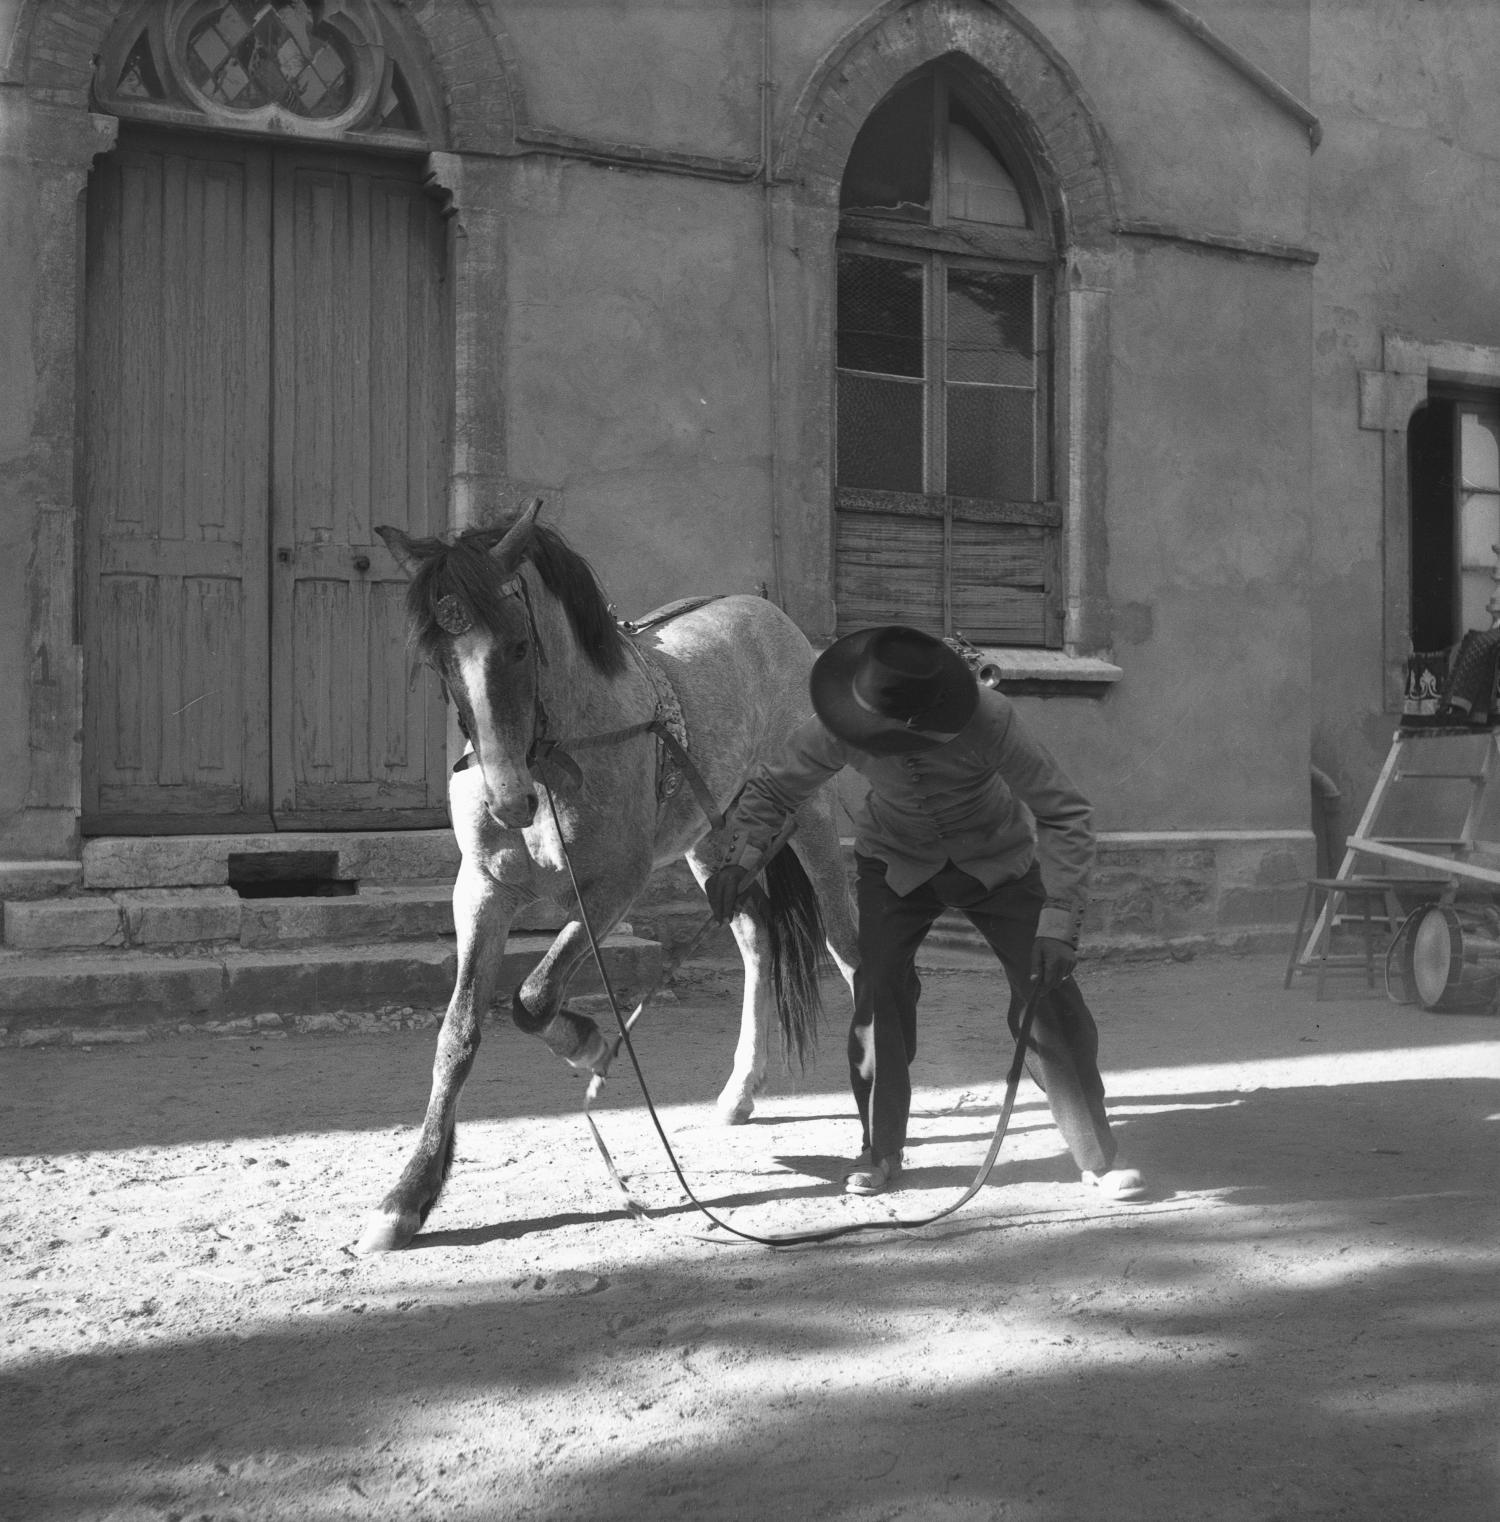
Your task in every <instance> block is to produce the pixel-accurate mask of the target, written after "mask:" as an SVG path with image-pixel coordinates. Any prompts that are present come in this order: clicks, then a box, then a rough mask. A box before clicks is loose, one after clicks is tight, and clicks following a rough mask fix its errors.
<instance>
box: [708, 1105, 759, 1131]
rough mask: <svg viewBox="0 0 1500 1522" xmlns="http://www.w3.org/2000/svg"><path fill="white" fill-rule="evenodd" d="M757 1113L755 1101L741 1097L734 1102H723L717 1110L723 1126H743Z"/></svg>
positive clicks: (719, 1120)
mask: <svg viewBox="0 0 1500 1522" xmlns="http://www.w3.org/2000/svg"><path fill="white" fill-rule="evenodd" d="M753 1114H755V1101H754V1100H753V1099H741V1100H739V1101H737V1102H736V1103H734V1104H730V1103H727V1102H721V1103H720V1104H719V1108H718V1110H717V1112H716V1115H717V1119H718V1122H719V1124H720V1125H721V1126H743V1125H745V1124H746V1123H747V1122H748V1121H749V1119H750V1117H751V1116H752V1115H753Z"/></svg>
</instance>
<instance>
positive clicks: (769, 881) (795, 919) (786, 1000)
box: [765, 850, 828, 1068]
mask: <svg viewBox="0 0 1500 1522" xmlns="http://www.w3.org/2000/svg"><path fill="white" fill-rule="evenodd" d="M765 882H766V899H767V905H766V915H765V921H766V934H767V938H768V940H769V941H770V943H771V986H772V989H773V990H774V993H775V996H776V1015H777V1018H778V1020H779V1021H780V1023H781V1052H782V1056H783V1058H784V1059H785V1060H786V1062H787V1064H788V1065H790V1063H791V1059H792V1058H793V1057H794V1056H795V1057H796V1059H797V1066H798V1067H799V1068H803V1067H806V1065H807V1057H808V1054H809V1053H810V1052H811V1051H813V1050H814V1049H815V1048H816V1046H817V1042H818V1016H819V1014H820V1013H821V1011H822V1008H823V998H822V993H821V990H820V989H819V986H818V974H819V973H820V972H821V971H822V970H823V968H824V966H825V965H826V963H827V959H828V958H827V941H826V939H825V937H824V933H823V914H822V911H821V909H820V908H819V907H818V895H817V892H816V891H815V890H814V888H813V885H812V880H811V879H810V878H809V877H808V875H807V873H806V872H805V871H804V870H803V867H802V863H801V862H800V861H799V860H798V859H797V853H796V852H795V851H792V850H785V851H778V852H777V853H776V855H775V856H773V857H772V858H771V861H770V864H769V865H768V866H767V867H766V873H765Z"/></svg>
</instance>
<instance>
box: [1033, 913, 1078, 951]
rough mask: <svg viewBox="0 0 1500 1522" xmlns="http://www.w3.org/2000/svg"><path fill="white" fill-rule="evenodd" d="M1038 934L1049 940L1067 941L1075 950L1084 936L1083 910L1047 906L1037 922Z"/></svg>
mask: <svg viewBox="0 0 1500 1522" xmlns="http://www.w3.org/2000/svg"><path fill="white" fill-rule="evenodd" d="M1036 933H1037V934H1038V935H1044V936H1046V937H1047V938H1048V939H1049V940H1053V941H1066V942H1067V943H1068V945H1069V946H1072V947H1074V948H1075V949H1076V948H1077V946H1078V938H1079V936H1081V935H1082V934H1083V908H1082V906H1081V905H1080V906H1078V907H1077V908H1074V907H1073V906H1071V905H1068V904H1046V905H1044V906H1043V908H1042V912H1041V915H1040V917H1039V918H1038V919H1037V922H1036Z"/></svg>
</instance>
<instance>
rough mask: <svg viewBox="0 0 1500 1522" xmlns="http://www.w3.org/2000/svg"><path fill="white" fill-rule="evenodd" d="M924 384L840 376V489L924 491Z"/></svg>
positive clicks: (864, 376)
mask: <svg viewBox="0 0 1500 1522" xmlns="http://www.w3.org/2000/svg"><path fill="white" fill-rule="evenodd" d="M922 391H923V388H922V384H921V382H920V381H895V380H878V379H876V378H875V377H874V376H868V375H850V374H848V373H847V372H845V373H841V374H840V376H839V410H838V433H839V459H838V482H839V485H840V486H865V487H875V488H877V489H879V490H881V491H914V492H919V491H921V490H922V413H923V407H922Z"/></svg>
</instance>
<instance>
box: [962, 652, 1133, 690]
mask: <svg viewBox="0 0 1500 1522" xmlns="http://www.w3.org/2000/svg"><path fill="white" fill-rule="evenodd" d="M979 648H980V650H981V651H982V652H983V654H984V658H985V660H986V661H988V662H991V663H992V664H993V665H995V666H997V667H998V668H999V671H1000V690H1001V691H1002V692H1043V693H1055V694H1058V695H1064V696H1067V695H1071V696H1075V697H1086V696H1102V695H1103V693H1104V692H1106V691H1107V690H1108V689H1109V688H1110V687H1111V686H1113V684H1114V683H1116V682H1118V681H1119V680H1120V678H1121V677H1123V676H1124V675H1125V673H1124V671H1122V670H1121V669H1120V667H1118V666H1116V665H1115V664H1114V662H1113V661H1107V660H1105V659H1104V658H1103V657H1102V656H1098V655H1069V654H1068V652H1067V651H1065V650H1034V649H1025V648H1017V647H1014V646H1005V645H981V646H980V647H979Z"/></svg>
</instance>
